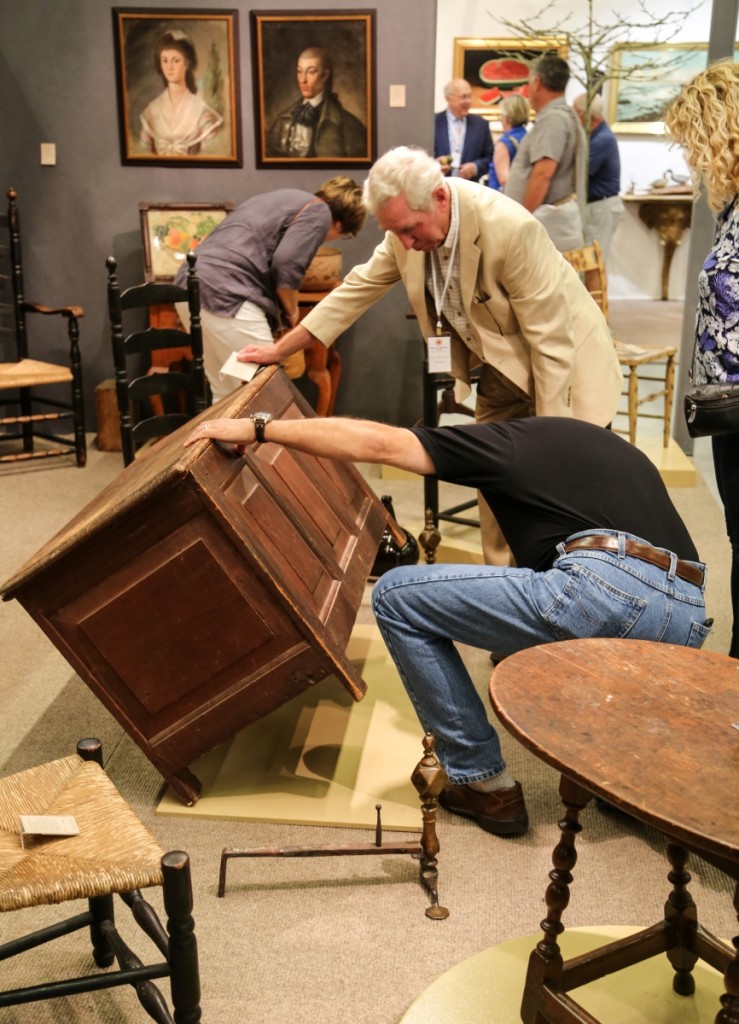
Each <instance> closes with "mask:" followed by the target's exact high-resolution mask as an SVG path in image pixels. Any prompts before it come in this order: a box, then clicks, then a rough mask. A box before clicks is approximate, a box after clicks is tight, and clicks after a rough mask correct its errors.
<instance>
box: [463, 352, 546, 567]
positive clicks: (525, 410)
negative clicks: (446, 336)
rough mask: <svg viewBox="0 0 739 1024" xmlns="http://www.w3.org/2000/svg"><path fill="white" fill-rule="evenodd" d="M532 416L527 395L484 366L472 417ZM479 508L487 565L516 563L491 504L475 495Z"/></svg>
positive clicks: (488, 420) (480, 420)
mask: <svg viewBox="0 0 739 1024" xmlns="http://www.w3.org/2000/svg"><path fill="white" fill-rule="evenodd" d="M533 415H534V402H533V399H532V398H531V396H530V395H527V394H526V392H525V391H522V390H521V389H520V388H518V387H516V385H515V384H514V383H513V381H510V380H508V379H507V378H506V377H503V376H502V375H501V374H499V373H498V372H497V371H496V370H494V369H493V368H492V367H490V366H483V368H482V372H481V374H480V380H479V383H478V385H477V404H476V405H475V420H476V422H477V423H498V422H500V421H501V420H513V419H520V418H521V417H523V416H533ZM477 503H478V507H479V510H480V533H481V535H482V552H483V556H484V558H485V562H486V563H487V564H488V565H515V564H516V563H515V561H514V558H513V555H512V554H511V549H510V548H509V547H508V545H507V544H506V541H505V538H504V537H503V534H502V532H501V529H500V526H499V525H498V520H497V519H496V518H495V516H494V515H493V513H492V512H491V511H490V506H489V505H488V503H487V502H486V501H485V499H484V498H483V497H482V495H481V494H479V493H478V495H477Z"/></svg>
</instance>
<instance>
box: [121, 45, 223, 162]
mask: <svg viewBox="0 0 739 1024" xmlns="http://www.w3.org/2000/svg"><path fill="white" fill-rule="evenodd" d="M197 64H198V58H197V54H196V53H195V47H194V46H193V44H192V40H191V39H190V38H189V36H187V35H186V34H185V33H184V32H182V31H180V30H179V29H173V30H172V31H170V32H165V33H164V34H163V35H162V36H161V37H160V39H159V41H158V42H157V45H156V47H155V49H154V66H155V68H156V70H157V71H158V72H159V73H160V74H161V76H162V79H163V80H164V91H163V92H161V93H159V95H158V96H156V97H155V98H154V99H153V100H152V101H151V103H149V104H148V105H147V107H146V109H145V110H144V112H143V114H142V115H141V144H142V146H145V147H146V148H147V149H149V150H150V151H151V152H152V153H158V154H159V155H161V156H194V155H195V154H196V153H199V152H200V151H201V149H202V148H203V143H205V142H207V140H208V139H210V138H211V137H212V136H213V135H215V134H216V132H218V131H220V129H221V128H222V127H223V118H222V117H221V115H220V114H219V113H218V112H217V111H215V110H213V109H212V107H209V106H208V104H207V103H206V102H205V100H204V99H203V98H202V96H200V95H198V90H197V86H196V84H195V69H196V68H197Z"/></svg>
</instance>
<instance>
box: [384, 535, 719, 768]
mask: <svg viewBox="0 0 739 1024" xmlns="http://www.w3.org/2000/svg"><path fill="white" fill-rule="evenodd" d="M588 534H599V535H603V534H609V535H611V536H617V537H620V538H631V539H634V540H639V538H638V537H632V535H631V534H625V533H619V532H618V531H617V530H584V531H582V532H581V533H576V534H573V535H572V537H570V538H568V539H569V540H572V539H573V538H574V537H581V536H586V535H588ZM558 551H559V557H558V558H557V559H556V560H555V562H554V565H553V567H552V568H551V569H549V570H547V571H546V572H534V571H533V570H531V569H515V568H510V567H508V566H496V565H427V566H412V567H401V568H398V569H391V570H390V572H388V573H386V574H385V575H384V576H382V577H380V579H379V580H378V582H377V583H376V584H375V588H374V592H373V595H372V607H373V610H374V613H375V616H376V618H377V624H378V626H379V628H380V632H381V633H382V635H383V638H384V640H385V643H386V644H387V648H388V650H389V652H390V654H391V656H392V658H393V661H394V662H395V664H396V666H397V668H398V672H399V673H400V678H401V679H402V680H403V684H404V686H405V688H406V690H407V691H408V696H409V697H410V699H411V701H412V702H413V705H414V707H415V709H416V713H417V714H418V718H419V720H420V722H421V725H422V726H423V728H424V729H425V730H426V731H428V732H432V733H433V734H434V736H435V737H436V750H437V753H438V755H439V760H440V761H441V763H442V764H443V766H444V768H445V770H446V772H447V775H448V776H449V779H450V781H451V782H454V783H469V782H477V781H480V780H482V779H487V778H490V777H492V776H493V775H498V774H499V773H500V772H502V771H503V769H504V768H505V761H504V760H503V756H502V753H501V749H500V741H499V739H498V734H497V733H496V731H495V729H494V728H493V727H492V725H491V724H490V723H489V721H488V717H487V713H486V710H485V705H484V704H483V702H482V700H481V699H480V696H479V695H478V693H477V690H476V689H475V686H474V684H473V682H472V679H471V678H470V675H469V673H468V672H467V669H466V668H465V666H464V663H463V661H462V659H461V657H460V655H459V652H458V651H457V649H456V647H455V646H454V642H455V641H456V642H459V643H462V644H468V645H469V646H471V647H480V648H482V649H483V650H486V651H492V652H493V654H494V655H495V657H496V658H504V657H506V656H507V655H509V654H514V653H515V652H516V651H521V650H524V649H525V648H527V647H535V646H536V645H537V644H546V643H551V642H552V641H555V640H572V639H576V638H582V637H626V638H630V639H634V640H659V641H662V642H664V643H673V644H681V645H683V646H685V647H700V646H701V645H702V644H703V641H704V640H705V638H706V637H707V636H708V633H709V628H710V627H708V626H706V625H705V622H704V620H705V601H704V596H703V589H704V588H703V587H699V586H696V585H695V584H694V583H688V582H687V581H686V580H683V579H681V578H680V577H679V576H676V575H675V573H674V566H675V561H676V558H675V556H674V555H672V566H671V568H670V569H668V570H665V569H660V568H659V567H658V566H656V565H652V564H651V563H649V562H643V561H641V559H638V558H634V557H632V556H631V555H624V554H622V553H618V554H617V553H610V552H606V551H592V550H578V551H573V552H571V553H570V554H565V553H564V544H560V545H559V546H558ZM668 554H670V552H668ZM694 564H696V565H698V566H699V567H700V568H704V567H703V566H702V565H701V564H700V563H694Z"/></svg>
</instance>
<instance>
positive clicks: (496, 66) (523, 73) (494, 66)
mask: <svg viewBox="0 0 739 1024" xmlns="http://www.w3.org/2000/svg"><path fill="white" fill-rule="evenodd" d="M477 73H478V75H479V76H480V78H481V80H482V81H483V82H485V83H486V84H487V85H497V87H498V88H499V89H506V90H508V91H509V92H510V91H511V90H513V89H515V88H516V87H517V86H521V85H526V83H527V82H528V80H529V65H528V63H526V62H525V61H522V60H515V59H514V58H512V57H504V58H503V59H502V60H486V61H485V63H484V64H483V65H482V66H481V68H480V70H479V71H478V72H477Z"/></svg>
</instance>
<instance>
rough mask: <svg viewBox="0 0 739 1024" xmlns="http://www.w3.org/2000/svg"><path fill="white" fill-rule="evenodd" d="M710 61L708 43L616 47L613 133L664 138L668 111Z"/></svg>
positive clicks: (738, 51) (611, 113) (611, 114)
mask: <svg viewBox="0 0 739 1024" xmlns="http://www.w3.org/2000/svg"><path fill="white" fill-rule="evenodd" d="M737 45H738V47H739V44H737ZM707 60H708V46H707V44H706V43H654V44H652V45H644V46H642V45H634V44H631V43H629V44H624V45H622V46H616V47H614V50H613V53H612V56H611V73H612V78H611V81H610V82H609V91H608V121H609V124H610V126H611V129H612V130H613V131H614V132H621V133H623V134H634V135H645V134H648V135H663V134H664V130H665V124H664V120H665V113H666V111H667V108H668V107H669V105H670V104H671V103H672V101H673V100H674V99H676V97H677V94H678V93H679V92H680V90H681V89H682V87H683V85H685V84H686V82H689V81H690V80H691V79H692V78H694V77H695V76H696V75H697V74H698V72H699V71H702V70H703V69H704V68H705V67H706V63H707ZM734 60H739V49H735V52H734Z"/></svg>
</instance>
